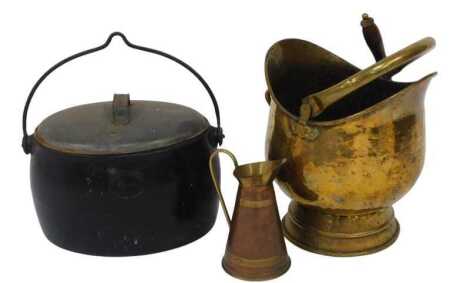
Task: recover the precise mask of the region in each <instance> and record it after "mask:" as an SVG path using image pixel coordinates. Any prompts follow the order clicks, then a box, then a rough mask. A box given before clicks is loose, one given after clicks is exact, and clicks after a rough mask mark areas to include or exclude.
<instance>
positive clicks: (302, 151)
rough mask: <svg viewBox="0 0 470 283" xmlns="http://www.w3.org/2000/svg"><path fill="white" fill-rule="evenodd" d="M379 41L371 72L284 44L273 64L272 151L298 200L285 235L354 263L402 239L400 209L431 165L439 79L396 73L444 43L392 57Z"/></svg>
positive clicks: (281, 178) (306, 46)
mask: <svg viewBox="0 0 470 283" xmlns="http://www.w3.org/2000/svg"><path fill="white" fill-rule="evenodd" d="M364 18H365V22H364V21H363V27H364V26H370V24H371V19H370V18H368V17H367V16H365V17H364ZM374 30H375V32H377V31H378V30H377V29H374ZM374 30H372V33H374ZM369 31H370V30H369ZM364 35H365V36H366V40H367V39H370V38H367V36H368V33H364ZM375 35H376V36H375V40H367V43H368V44H369V46H375V47H374V48H376V47H379V48H378V49H375V51H378V52H374V55H375V56H376V58H377V59H378V62H377V63H375V64H374V65H372V66H370V67H368V68H366V69H364V70H360V69H358V68H357V67H355V66H353V65H351V64H350V63H348V62H346V61H345V60H343V59H341V58H339V57H338V56H336V55H335V54H333V53H331V52H329V51H327V50H325V49H323V48H321V47H319V46H317V45H315V44H313V43H310V42H308V41H304V40H299V39H286V40H282V41H280V42H278V43H276V44H274V45H273V46H272V47H271V49H270V50H269V51H268V54H267V57H266V64H265V72H266V80H267V84H268V91H267V96H266V98H267V100H268V103H269V104H270V107H271V111H270V116H269V125H268V132H267V137H266V153H267V157H268V158H269V159H279V158H287V160H288V161H287V163H286V165H285V166H283V168H282V169H281V170H280V172H279V174H278V176H277V177H276V180H277V182H278V184H279V185H280V187H281V188H282V189H283V190H284V191H285V192H286V193H287V194H288V195H289V196H290V197H291V199H292V202H291V204H290V206H289V210H288V213H287V214H286V216H285V217H284V219H283V227H284V231H285V235H286V237H287V238H288V239H289V240H290V241H291V242H293V243H294V244H296V245H297V246H300V247H301V248H303V249H306V250H309V251H312V252H316V253H321V254H328V255H335V256H352V255H362V254H368V253H372V252H376V251H379V250H381V249H384V248H386V247H388V246H389V245H391V244H392V243H393V242H394V241H395V240H396V238H397V236H398V233H399V225H398V222H397V220H396V218H395V217H394V212H393V208H392V204H393V203H395V202H396V201H398V200H399V199H400V198H401V197H403V196H404V195H405V194H406V193H407V192H408V191H409V190H410V189H411V187H412V186H413V184H414V183H415V181H416V179H417V178H418V176H419V174H420V172H421V169H422V166H423V162H424V96H425V92H426V89H427V87H428V85H429V82H430V80H431V78H432V77H433V76H434V73H433V74H430V75H427V76H425V77H423V78H422V79H419V80H417V81H414V82H407V83H404V82H396V81H393V80H391V75H393V74H395V73H396V72H398V71H399V70H401V69H402V68H403V67H404V66H405V65H407V64H409V63H410V62H412V61H413V60H415V59H417V58H419V57H420V56H422V55H423V54H425V53H426V52H427V51H429V50H431V49H432V48H433V47H434V45H435V42H434V40H433V39H432V38H424V39H422V40H420V41H417V42H416V43H414V44H411V45H410V46H408V47H406V48H404V49H402V50H400V51H398V52H396V53H394V54H392V55H390V56H388V57H384V56H385V54H384V53H383V44H382V42H381V37H380V36H377V33H375ZM380 49H382V52H380V51H381V50H380ZM382 57H384V58H382Z"/></svg>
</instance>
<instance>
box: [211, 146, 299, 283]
mask: <svg viewBox="0 0 470 283" xmlns="http://www.w3.org/2000/svg"><path fill="white" fill-rule="evenodd" d="M219 152H223V153H225V154H228V155H229V156H230V158H232V160H233V162H234V164H235V166H236V169H235V171H234V176H235V177H236V178H237V179H238V181H239V183H240V185H239V187H238V193H237V199H236V201H235V206H234V207H235V208H234V212H233V218H232V219H230V216H229V215H228V212H227V213H226V214H225V216H226V219H227V222H228V224H229V226H230V233H229V236H228V240H227V246H226V249H225V255H224V258H223V260H222V267H223V268H224V270H225V271H226V272H227V273H229V274H230V275H232V276H234V277H237V278H240V279H244V280H268V279H272V278H276V277H278V276H280V275H282V274H283V273H285V272H286V271H287V270H288V269H289V267H290V258H289V256H288V255H287V250H286V244H285V242H284V237H283V233H282V228H281V220H280V218H279V212H278V210H277V205H276V197H275V194H274V188H273V185H272V182H273V179H274V177H275V175H276V174H277V172H278V171H279V169H280V168H281V166H282V165H283V164H284V163H285V159H281V160H273V161H266V162H258V163H250V164H246V165H241V166H238V162H237V160H236V158H235V156H234V155H233V154H232V153H231V152H230V151H228V150H225V149H218V150H216V151H214V153H213V154H212V155H211V157H210V159H209V167H210V169H211V172H212V173H211V174H212V180H213V182H214V185H215V186H216V189H217V192H218V194H219V197H220V201H221V203H222V207H223V209H224V212H226V211H227V208H226V205H225V201H224V199H223V196H222V193H221V191H220V188H219V185H218V184H219V183H218V182H217V177H216V176H215V174H213V172H215V170H213V168H212V167H213V166H212V160H213V159H214V158H215V157H216V156H217V155H218V153H219Z"/></svg>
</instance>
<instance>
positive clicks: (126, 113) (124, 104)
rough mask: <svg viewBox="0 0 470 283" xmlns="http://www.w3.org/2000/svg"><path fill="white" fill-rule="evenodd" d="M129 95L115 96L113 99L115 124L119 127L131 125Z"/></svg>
mask: <svg viewBox="0 0 470 283" xmlns="http://www.w3.org/2000/svg"><path fill="white" fill-rule="evenodd" d="M130 105H131V103H130V98H129V94H114V99H113V123H114V124H118V125H126V124H129V121H130V110H129V106H130Z"/></svg>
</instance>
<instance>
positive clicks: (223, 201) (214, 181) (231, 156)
mask: <svg viewBox="0 0 470 283" xmlns="http://www.w3.org/2000/svg"><path fill="white" fill-rule="evenodd" d="M219 152H221V153H225V154H227V155H228V156H229V157H230V158H231V159H232V161H233V164H234V165H235V167H238V161H237V158H236V157H235V155H234V154H233V153H231V152H230V151H229V150H227V149H223V148H218V149H216V150H214V152H212V154H211V156H210V157H209V171H210V172H211V178H212V182H213V183H214V187H215V190H216V191H217V195H218V196H219V200H220V204H221V205H222V209H223V211H224V215H225V219H227V223H228V226H230V223H231V220H230V215H229V214H228V210H227V206H226V205H225V200H224V197H223V195H222V190H221V189H220V186H219V182H217V178H216V176H215V169H214V162H212V160H213V159H214V157H215V156H217V155H218V154H219Z"/></svg>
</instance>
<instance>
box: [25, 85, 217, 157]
mask: <svg viewBox="0 0 470 283" xmlns="http://www.w3.org/2000/svg"><path fill="white" fill-rule="evenodd" d="M208 127H209V123H208V121H207V119H206V118H205V117H204V116H202V115H201V114H200V113H199V112H197V111H195V110H193V109H191V108H188V107H185V106H182V105H179V104H173V103H167V102H159V101H138V100H136V101H130V100H129V95H127V94H116V95H115V96H114V101H113V102H99V103H92V104H86V105H80V106H75V107H72V108H68V109H65V110H62V111H60V112H57V113H55V114H53V115H51V116H49V117H48V118H46V119H45V120H44V121H43V122H42V123H41V124H40V125H39V126H38V128H37V129H36V132H35V134H34V137H35V139H36V140H37V141H38V142H39V143H40V144H42V145H44V146H46V147H48V148H51V149H54V150H58V151H62V152H70V153H77V154H97V155H100V154H102V155H104V154H124V153H134V152H141V151H147V150H154V149H160V148H164V147H168V146H171V145H174V144H177V143H180V142H183V141H186V140H189V139H191V138H194V137H196V136H198V135H200V134H202V133H203V132H204V131H206V130H207V129H208Z"/></svg>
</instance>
